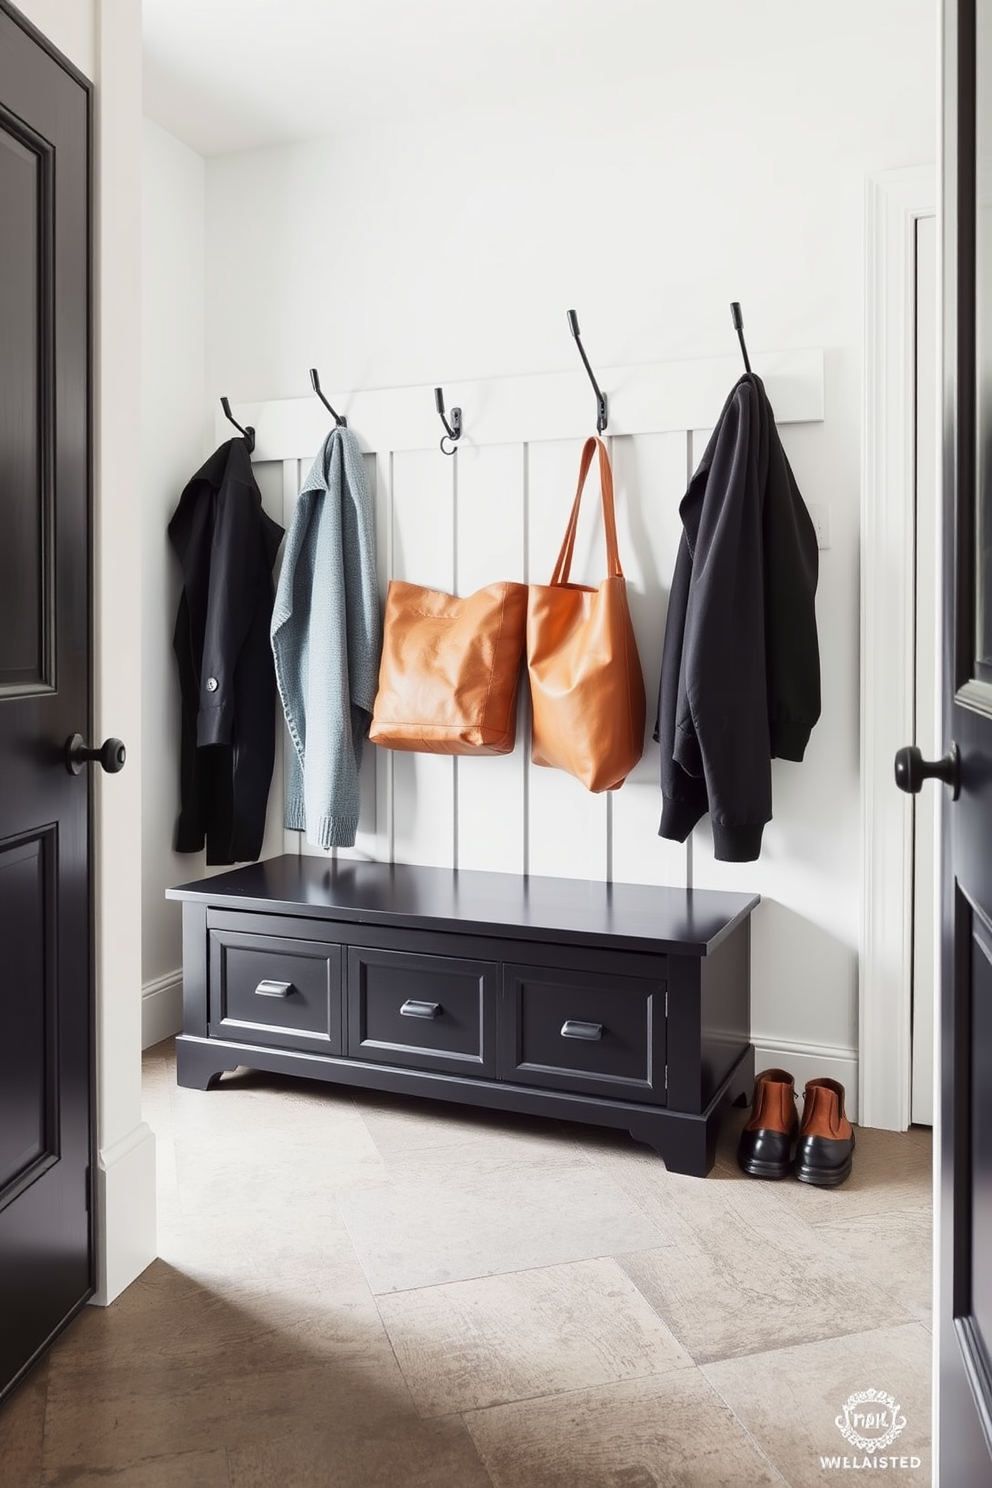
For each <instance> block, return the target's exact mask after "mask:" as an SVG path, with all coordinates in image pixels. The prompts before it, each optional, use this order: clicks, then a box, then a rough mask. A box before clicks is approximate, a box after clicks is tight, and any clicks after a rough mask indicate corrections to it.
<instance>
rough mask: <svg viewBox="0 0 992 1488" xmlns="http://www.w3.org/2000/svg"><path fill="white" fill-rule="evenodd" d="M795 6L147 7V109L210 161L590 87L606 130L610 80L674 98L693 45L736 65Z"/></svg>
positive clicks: (578, 1)
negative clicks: (643, 83) (666, 90)
mask: <svg viewBox="0 0 992 1488" xmlns="http://www.w3.org/2000/svg"><path fill="white" fill-rule="evenodd" d="M794 4H795V0H786V3H785V4H783V0H749V4H748V5H742V4H741V3H740V0H692V3H690V0H348V3H345V0H143V15H144V37H145V74H144V82H145V111H146V113H148V114H149V115H150V116H151V118H153V119H155V120H157V121H158V122H159V123H160V124H162V125H163V126H164V127H165V128H166V129H168V130H169V131H170V132H171V133H172V134H174V135H176V136H178V138H180V139H182V140H184V141H185V142H186V143H187V144H188V145H190V146H191V147H192V148H193V149H195V150H197V151H199V152H200V153H201V154H204V155H215V154H223V153H226V152H228V151H233V150H247V149H255V148H258V147H260V146H263V145H267V144H279V143H285V142H287V141H289V140H294V139H304V138H310V137H313V136H316V135H324V134H336V133H339V132H342V131H350V130H354V129H363V128H368V127H371V126H375V125H377V124H396V123H397V122H403V121H405V120H411V119H416V118H424V117H427V116H431V115H435V116H436V115H439V114H446V113H449V112H452V111H456V110H458V109H461V108H466V107H479V106H482V107H486V106H491V105H497V104H506V103H507V102H508V101H512V100H513V98H515V97H519V96H522V95H525V94H535V93H541V94H557V93H559V92H562V91H564V90H571V89H575V88H580V89H585V90H586V95H587V98H588V104H587V105H586V106H587V107H588V109H589V112H590V115H591V116H593V117H595V114H596V106H597V105H596V88H597V85H598V84H599V83H600V82H601V81H602V80H603V79H604V78H608V79H609V80H610V84H611V87H615V86H616V85H617V80H618V79H623V78H625V77H629V78H631V79H632V80H633V79H634V78H635V77H637V78H639V79H641V80H644V79H650V78H657V79H658V84H659V86H661V85H662V81H661V80H662V78H663V76H664V73H665V71H666V69H668V68H672V67H678V65H679V62H680V59H681V58H683V57H684V56H685V51H686V48H687V47H693V46H699V47H702V48H705V50H706V53H708V54H712V52H713V51H714V49H715V48H716V47H719V49H720V50H721V51H722V52H723V53H724V55H726V53H727V50H728V49H732V48H733V47H734V46H735V45H736V44H737V43H738V42H739V41H740V40H741V39H742V38H741V28H742V26H747V25H749V26H750V27H751V28H752V29H753V27H754V24H755V22H754V12H755V9H756V8H758V7H764V8H765V9H766V12H767V7H768V6H769V5H771V6H772V7H773V8H774V10H775V11H776V12H777V14H778V15H779V16H781V15H782V14H783V12H785V13H786V14H787V13H788V6H789V5H794ZM742 12H743V13H746V14H745V15H742ZM748 17H749V18H750V19H748ZM758 24H759V25H760V24H761V23H760V22H759V23H758Z"/></svg>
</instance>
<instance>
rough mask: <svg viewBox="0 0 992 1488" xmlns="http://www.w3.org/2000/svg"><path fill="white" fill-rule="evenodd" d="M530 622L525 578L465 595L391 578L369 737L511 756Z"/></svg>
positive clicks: (389, 744) (397, 745)
mask: <svg viewBox="0 0 992 1488" xmlns="http://www.w3.org/2000/svg"><path fill="white" fill-rule="evenodd" d="M526 619H527V586H526V584H506V583H501V584H488V585H487V586H486V588H485V589H479V590H477V591H476V592H475V594H470V595H469V596H468V597H467V598H466V599H459V598H458V597H457V596H456V595H454V594H443V593H442V592H441V591H440V590H438V589H423V588H421V587H420V585H419V584H407V583H404V582H403V581H402V580H400V579H392V580H391V581H390V584H389V589H388V591H387V594H386V614H385V619H384V621H383V637H382V660H381V661H380V663H379V690H378V692H377V693H376V699H375V707H374V711H373V714H372V726H371V728H370V729H369V738H370V739H371V740H372V742H373V743H374V744H380V745H382V746H384V747H385V748H387V749H407V750H413V751H415V752H416V753H420V754H509V753H510V751H511V750H512V748H513V744H514V740H515V738H516V728H517V677H518V674H519V672H520V663H521V661H522V660H523V652H524V628H525V624H526Z"/></svg>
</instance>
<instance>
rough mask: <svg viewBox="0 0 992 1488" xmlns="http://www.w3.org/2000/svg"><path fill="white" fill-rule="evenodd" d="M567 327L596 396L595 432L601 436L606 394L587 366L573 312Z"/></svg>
mask: <svg viewBox="0 0 992 1488" xmlns="http://www.w3.org/2000/svg"><path fill="white" fill-rule="evenodd" d="M568 326H569V330H570V331H571V332H572V335H573V336H574V337H575V344H576V346H577V347H578V348H579V356H580V357H581V358H582V361H583V365H584V366H585V369H586V371H587V372H588V373H589V381H590V382H591V383H592V386H593V392H594V393H595V394H596V430H597V433H599V434H603V433H605V431H606V417H607V405H606V394H605V393H604V392H603V391H602V390H601V389H600V386H599V383H598V382H597V381H596V377H595V374H594V373H593V370H592V368H591V367H590V365H589V358H588V357H587V356H586V353H585V348H584V347H583V345H582V337H581V336H580V335H579V322H578V318H577V316H576V314H575V311H574V310H569V311H568Z"/></svg>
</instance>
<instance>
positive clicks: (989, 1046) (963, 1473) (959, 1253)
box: [937, 0, 992, 1488]
mask: <svg viewBox="0 0 992 1488" xmlns="http://www.w3.org/2000/svg"><path fill="white" fill-rule="evenodd" d="M943 57H944V78H943V89H944V149H943V164H944V171H943V175H944V259H943V262H944V282H943V343H944V351H943V395H944V396H943V406H944V428H943V461H942V469H943V479H942V484H943V518H944V521H943V552H944V568H943V599H944V603H943V666H942V676H943V681H942V693H943V724H944V750H945V755H946V757H947V758H950V756H951V741H952V740H953V741H955V742H956V744H957V746H958V748H959V750H960V772H959V773H960V792H959V793H958V792H957V791H955V790H954V789H953V783H952V787H951V789H949V790H948V791H947V792H946V793H945V796H944V800H943V803H942V804H943V811H942V832H941V901H942V923H941V1030H940V1039H941V1061H940V1067H941V1081H940V1084H941V1147H940V1194H939V1223H940V1275H939V1282H938V1318H937V1322H938V1346H939V1367H940V1379H939V1390H938V1482H939V1483H940V1484H943V1485H945V1488H957V1485H959V1484H968V1485H969V1488H982V1485H992V1367H990V1341H992V853H990V851H989V845H990V843H992V458H990V456H992V0H945V5H944V49H943Z"/></svg>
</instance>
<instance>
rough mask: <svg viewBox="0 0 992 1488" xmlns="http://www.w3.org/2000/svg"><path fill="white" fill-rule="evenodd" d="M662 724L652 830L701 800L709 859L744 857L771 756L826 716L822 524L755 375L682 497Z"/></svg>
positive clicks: (749, 853) (755, 848)
mask: <svg viewBox="0 0 992 1488" xmlns="http://www.w3.org/2000/svg"><path fill="white" fill-rule="evenodd" d="M679 514H680V516H681V518H682V527H683V532H682V538H681V541H680V543H679V551H678V556H677V559H676V563H675V574H674V577H673V579H672V588H671V593H670V596H669V603H668V621H667V625H666V630H665V645H664V653H663V657H662V668H661V687H660V692H659V698H658V724H657V728H656V730H655V738H656V739H657V740H658V741H659V743H660V744H661V792H662V815H661V827H660V829H659V830H660V835H661V836H662V837H670V838H673V839H674V840H675V841H676V842H684V841H685V839H686V837H687V836H688V835H689V833H690V832H691V831H692V828H693V827H694V826H695V824H696V822H697V821H699V819H700V817H701V816H703V815H704V813H705V812H707V811H708V812H709V814H710V819H711V822H712V826H713V846H714V853H715V856H716V857H717V858H720V859H722V860H724V861H727V862H749V861H751V860H753V859H754V858H757V856H758V854H759V853H760V851H761V835H762V831H763V828H764V825H765V822H767V821H770V820H771V815H772V782H771V760H772V758H773V757H778V758H781V759H790V760H801V759H802V757H803V753H804V751H805V748H806V744H807V742H808V740H809V735H810V731H811V730H812V728H813V725H814V724H815V723H816V720H817V719H818V718H819V716H820V657H819V649H818V645H817V636H816V615H815V611H814V603H813V601H814V595H815V593H816V581H817V567H818V555H817V546H816V533H815V531H814V528H813V523H812V521H811V519H810V515H809V513H808V511H807V510H806V507H805V505H804V504H803V499H802V496H801V495H800V493H799V488H798V486H797V485H796V480H795V476H794V475H793V473H792V470H791V468H790V466H789V462H788V460H787V459H786V456H785V451H784V450H783V448H782V443H781V440H780V439H779V436H778V431H777V430H776V428H775V420H774V416H773V414H772V409H771V405H770V403H769V402H768V398H767V395H766V393H765V390H764V387H763V385H762V382H761V379H760V378H759V377H756V376H754V375H753V374H748V375H747V376H745V377H742V378H741V379H740V381H739V382H738V383H737V384H736V386H735V387H734V389H733V391H732V392H731V394H730V396H729V398H728V399H727V401H726V403H725V404H724V407H723V412H722V413H721V415H720V419H719V422H718V423H717V426H716V428H715V429H714V431H713V435H712V437H711V439H710V441H709V444H708V445H707V446H706V450H705V452H704V454H703V458H702V460H701V461H700V463H699V468H698V469H697V470H696V473H695V474H694V475H693V477H692V480H691V481H690V482H689V489H688V490H687V491H686V494H685V496H684V497H683V498H682V502H681V505H680V507H679Z"/></svg>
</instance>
